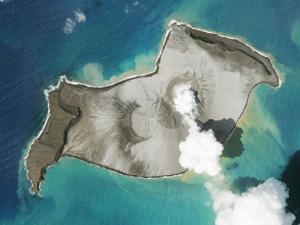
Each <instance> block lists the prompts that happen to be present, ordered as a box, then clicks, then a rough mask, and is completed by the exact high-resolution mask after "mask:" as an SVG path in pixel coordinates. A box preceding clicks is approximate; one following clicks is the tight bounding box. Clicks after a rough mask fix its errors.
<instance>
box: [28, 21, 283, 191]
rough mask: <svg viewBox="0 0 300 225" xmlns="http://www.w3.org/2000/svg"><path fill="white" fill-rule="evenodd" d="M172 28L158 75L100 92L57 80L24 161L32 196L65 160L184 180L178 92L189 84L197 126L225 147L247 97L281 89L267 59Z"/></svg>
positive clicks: (222, 39) (213, 36) (238, 45)
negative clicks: (263, 87)
mask: <svg viewBox="0 0 300 225" xmlns="http://www.w3.org/2000/svg"><path fill="white" fill-rule="evenodd" d="M169 26H170V28H169V30H168V31H167V33H166V35H165V39H164V42H163V44H162V47H161V51H160V54H159V56H158V57H157V63H156V69H155V71H153V72H151V73H149V74H143V75H137V76H132V77H128V78H126V79H123V80H121V81H118V82H116V83H112V84H110V85H107V86H103V87H95V86H89V85H85V84H82V83H76V82H72V81H70V80H68V79H67V78H66V77H61V79H60V80H59V82H58V84H57V85H56V87H55V88H53V89H52V90H50V91H49V92H48V94H47V100H48V108H49V109H48V114H47V118H46V119H45V124H44V126H43V128H42V130H41V132H40V133H39V135H38V136H37V137H36V138H35V140H34V141H33V142H32V144H31V145H30V148H29V150H28V153H27V155H26V157H25V167H26V170H27V176H28V179H29V181H30V183H31V190H30V191H31V192H32V193H38V192H39V190H40V184H41V181H42V180H43V179H44V175H45V173H46V171H47V168H48V167H49V166H51V165H54V164H55V163H56V162H58V161H59V159H61V158H62V157H74V158H78V159H80V160H83V161H86V162H88V163H91V164H94V165H98V166H101V167H105V168H108V169H110V170H113V171H116V172H119V173H122V174H125V175H128V176H137V177H141V178H158V177H164V176H173V175H178V174H181V173H184V172H186V169H185V168H183V167H182V166H181V165H180V163H179V161H178V158H179V155H180V151H179V147H178V145H179V143H180V142H181V141H183V140H184V139H185V137H186V136H187V129H188V128H187V126H186V124H184V122H183V120H182V117H181V115H180V114H179V113H178V112H177V111H176V109H175V107H174V102H173V89H174V87H175V86H176V85H178V84H181V83H186V82H189V83H190V84H191V87H192V91H193V93H194V96H195V101H196V103H197V110H198V116H197V118H196V121H197V124H198V125H199V127H200V128H201V129H204V128H205V129H212V130H213V131H214V133H215V136H216V138H217V140H218V141H219V142H221V143H223V144H224V143H226V141H227V140H228V139H229V137H230V134H231V133H232V132H233V130H234V128H235V126H236V123H237V121H238V120H239V118H240V117H241V115H242V113H243V111H244V109H245V107H246V105H247V101H248V98H249V96H250V92H251V91H252V89H253V88H254V87H255V86H257V85H258V84H261V83H266V84H269V85H271V86H272V87H277V86H279V83H280V82H279V81H280V80H279V77H278V74H277V72H276V70H275V68H274V67H273V65H272V63H271V60H270V58H269V57H267V56H266V55H264V54H262V53H261V52H259V51H257V50H255V49H254V48H252V47H250V45H248V44H246V43H245V42H244V41H241V40H240V39H236V38H231V37H227V36H223V35H220V34H217V33H213V32H208V31H205V30H201V29H195V28H192V27H191V26H190V25H188V24H184V23H178V22H176V21H174V22H171V23H170V24H169Z"/></svg>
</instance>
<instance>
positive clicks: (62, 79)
mask: <svg viewBox="0 0 300 225" xmlns="http://www.w3.org/2000/svg"><path fill="white" fill-rule="evenodd" d="M174 25H177V26H186V27H187V28H188V29H190V32H191V31H193V32H197V31H198V32H201V33H202V34H205V35H208V36H209V35H214V36H216V37H217V38H219V39H224V40H223V41H224V42H226V41H225V40H226V39H228V40H230V41H234V42H235V43H237V44H240V45H242V46H244V47H246V48H248V49H246V50H249V51H250V52H251V51H253V52H255V54H257V55H258V56H259V57H261V58H263V59H264V60H266V61H267V62H266V61H261V60H260V59H257V58H255V57H254V56H253V57H254V58H253V57H252V56H250V57H252V58H253V59H255V60H256V61H258V62H260V63H261V64H262V65H263V66H264V68H265V69H266V71H267V72H268V73H269V74H270V76H271V75H274V76H276V82H269V83H268V82H266V81H263V82H259V83H257V84H256V85H254V86H253V88H252V89H251V91H250V93H249V95H248V98H247V100H246V104H245V107H244V109H243V112H242V113H241V115H240V117H239V118H238V120H237V122H236V123H238V121H239V120H240V118H241V116H242V115H243V113H244V111H245V109H246V107H247V105H248V102H249V99H250V96H251V92H252V91H253V89H254V88H255V87H256V86H258V85H259V84H262V83H265V84H269V85H270V86H272V87H273V88H279V87H280V86H281V84H282V81H281V79H280V77H279V74H278V72H277V70H276V68H275V66H274V65H273V63H272V61H271V58H272V56H270V55H269V54H267V53H263V52H261V51H259V50H257V49H255V48H253V47H251V46H250V44H248V43H247V42H246V41H244V40H241V39H240V38H234V37H231V36H226V35H223V34H219V33H217V32H211V31H207V30H204V29H197V28H193V27H192V26H190V25H188V24H186V23H181V22H177V21H175V20H173V21H171V22H170V23H169V25H168V26H169V29H168V30H167V31H166V33H165V36H164V39H163V44H162V46H161V48H160V51H159V54H158V56H157V58H156V65H155V69H154V70H153V71H152V72H148V73H143V74H139V75H131V76H129V77H125V78H123V79H120V80H117V81H115V82H112V83H110V84H107V85H103V86H94V85H88V84H85V83H81V82H77V81H72V80H70V79H68V78H67V75H66V74H63V75H61V76H60V77H59V79H58V82H57V83H56V85H54V86H53V85H51V86H49V88H48V89H45V90H44V94H45V97H46V100H47V107H48V110H47V115H46V118H45V121H44V123H43V126H42V128H41V130H40V131H39V133H38V134H37V135H36V136H35V137H34V138H33V140H32V141H31V143H30V145H29V146H28V147H27V149H28V150H27V153H26V155H25V157H24V168H25V170H26V176H27V179H28V180H29V182H30V183H31V187H30V193H31V194H36V193H38V192H40V190H41V183H42V181H43V177H44V175H45V173H46V170H47V169H48V167H50V166H52V165H54V163H53V164H51V165H47V166H46V167H45V168H43V171H41V173H42V175H41V179H40V180H39V183H38V191H37V192H32V191H31V189H32V188H33V183H32V181H31V180H30V178H29V175H28V174H29V170H28V165H27V159H28V156H29V154H30V151H31V150H32V148H31V147H32V145H33V144H34V142H35V141H36V140H38V139H39V138H40V137H41V136H42V134H43V131H44V129H45V127H46V125H47V122H48V121H49V118H50V116H51V112H50V101H49V93H50V92H52V91H54V90H59V88H60V86H61V84H64V83H68V84H72V85H75V86H82V87H85V88H91V89H105V88H112V87H114V86H116V85H118V84H120V83H124V82H126V81H128V80H132V79H136V78H140V77H147V76H152V75H155V74H156V73H157V72H158V70H159V66H160V59H161V55H162V52H163V50H164V49H165V46H166V43H167V41H168V38H169V36H170V32H171V31H172V26H174ZM190 35H192V34H191V33H190ZM197 38H199V37H197ZM229 51H230V50H229ZM232 51H238V50H232ZM240 51H241V50H240ZM245 54H246V53H245ZM251 54H252V53H251ZM267 63H269V65H270V67H271V70H272V72H270V71H269V70H268V66H267V65H266V64H267ZM74 118H75V119H76V118H77V116H76V117H74ZM69 125H70V124H69ZM71 126H72V124H71ZM71 126H68V127H71ZM235 127H236V125H235V126H234V128H235ZM234 128H233V129H232V130H234ZM66 129H67V128H65V132H67V130H66ZM231 134H232V133H231ZM65 135H66V134H65ZM230 136H231V135H230ZM230 136H229V137H228V138H227V140H228V139H229V138H230ZM65 138H66V137H64V139H65ZM227 140H226V141H227ZM226 141H225V142H226ZM64 145H65V143H64V144H63V146H62V149H63V147H64ZM64 156H66V157H71V158H77V159H80V160H83V161H85V162H87V163H89V164H92V165H96V166H99V167H104V168H106V169H109V170H112V171H114V172H116V173H119V174H122V175H126V176H132V177H137V178H142V179H145V178H146V179H151V178H164V177H173V176H178V175H181V174H184V173H186V172H187V171H188V170H186V171H184V172H182V173H179V174H172V175H167V176H156V177H143V176H134V175H130V174H126V173H124V172H121V171H118V170H115V169H112V168H110V167H107V166H104V165H100V164H96V163H93V162H89V161H88V160H86V159H84V158H83V157H74V156H69V155H67V154H62V151H60V154H59V155H58V157H57V159H56V160H55V161H56V162H57V161H59V159H60V157H64Z"/></svg>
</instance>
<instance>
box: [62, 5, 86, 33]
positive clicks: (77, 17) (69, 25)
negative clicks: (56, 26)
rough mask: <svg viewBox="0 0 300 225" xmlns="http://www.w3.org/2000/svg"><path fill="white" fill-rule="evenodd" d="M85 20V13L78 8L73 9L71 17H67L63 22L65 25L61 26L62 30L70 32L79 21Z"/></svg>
mask: <svg viewBox="0 0 300 225" xmlns="http://www.w3.org/2000/svg"><path fill="white" fill-rule="evenodd" d="M85 21H86V16H85V14H84V13H83V12H82V11H80V10H78V11H74V16H73V17H68V18H67V19H66V22H65V26H64V28H63V31H64V33H65V34H71V33H72V32H73V31H74V29H75V27H76V26H77V24H79V23H84V22H85Z"/></svg>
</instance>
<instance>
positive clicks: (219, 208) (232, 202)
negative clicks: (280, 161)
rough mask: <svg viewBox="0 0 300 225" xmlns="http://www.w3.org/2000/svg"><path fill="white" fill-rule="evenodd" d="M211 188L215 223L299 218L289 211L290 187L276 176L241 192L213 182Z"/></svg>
mask: <svg viewBox="0 0 300 225" xmlns="http://www.w3.org/2000/svg"><path fill="white" fill-rule="evenodd" d="M207 188H208V189H209V191H210V192H211V194H212V197H213V200H214V204H213V207H214V210H215V212H216V220H215V225H269V224H270V225H292V224H293V221H294V220H295V216H294V215H293V214H291V213H288V212H286V211H285V207H286V198H287V197H288V192H287V190H286V187H285V185H284V184H283V183H281V182H280V181H278V180H276V179H274V178H270V179H268V180H266V181H265V182H264V183H263V184H260V185H258V186H257V187H255V188H252V189H250V190H249V191H247V192H245V193H243V194H241V195H238V194H234V193H232V192H231V191H229V190H219V189H218V188H216V186H215V185H213V184H207Z"/></svg>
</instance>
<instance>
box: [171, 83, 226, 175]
mask: <svg viewBox="0 0 300 225" xmlns="http://www.w3.org/2000/svg"><path fill="white" fill-rule="evenodd" d="M173 95H174V104H175V108H176V110H177V111H178V112H179V113H180V114H181V115H182V117H183V120H184V121H185V122H186V123H187V125H188V127H189V129H188V136H187V137H186V139H185V140H184V141H182V142H181V143H180V144H179V150H180V157H179V163H180V164H181V166H182V167H183V168H187V169H190V170H194V171H195V172H196V173H198V174H203V173H206V174H208V175H210V176H216V175H218V174H219V173H220V172H221V166H220V164H219V160H220V156H221V154H222V151H223V146H222V144H220V143H219V142H218V141H217V140H216V138H215V136H214V134H213V131H212V130H209V131H202V132H201V131H200V128H199V127H198V125H197V123H196V121H195V119H196V116H197V104H196V101H195V97H194V93H193V91H192V88H191V85H190V84H179V85H177V86H175V87H174V92H173Z"/></svg>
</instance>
